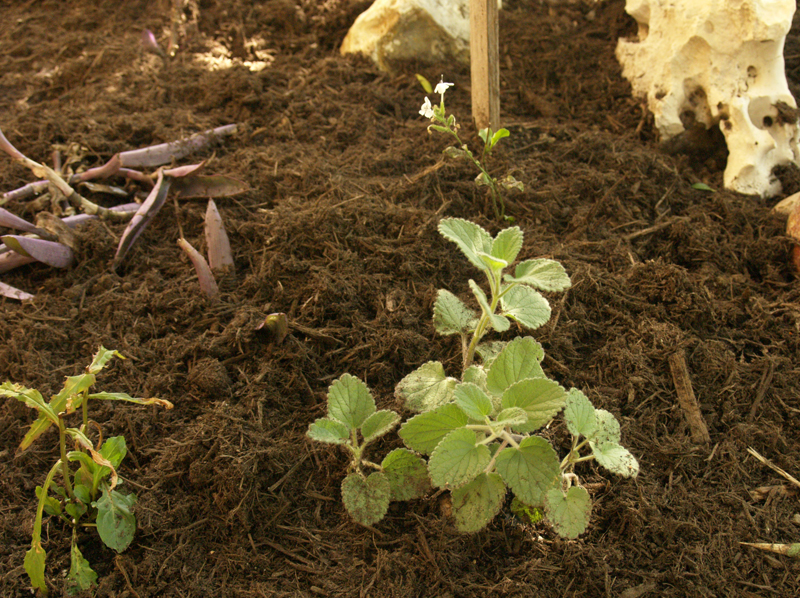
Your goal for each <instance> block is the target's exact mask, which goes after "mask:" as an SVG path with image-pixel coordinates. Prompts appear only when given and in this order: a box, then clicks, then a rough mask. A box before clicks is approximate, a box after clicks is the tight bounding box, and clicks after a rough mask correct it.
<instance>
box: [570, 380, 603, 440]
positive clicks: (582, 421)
mask: <svg viewBox="0 0 800 598" xmlns="http://www.w3.org/2000/svg"><path fill="white" fill-rule="evenodd" d="M564 420H565V421H566V423H567V429H568V430H569V433H570V434H572V435H573V436H584V437H586V438H591V437H592V435H593V434H594V433H595V431H596V430H597V417H595V414H594V407H593V406H592V404H591V403H590V402H589V399H587V398H586V395H584V394H583V393H582V392H581V391H580V390H578V389H577V388H573V389H570V391H569V393H568V394H567V405H566V407H564Z"/></svg>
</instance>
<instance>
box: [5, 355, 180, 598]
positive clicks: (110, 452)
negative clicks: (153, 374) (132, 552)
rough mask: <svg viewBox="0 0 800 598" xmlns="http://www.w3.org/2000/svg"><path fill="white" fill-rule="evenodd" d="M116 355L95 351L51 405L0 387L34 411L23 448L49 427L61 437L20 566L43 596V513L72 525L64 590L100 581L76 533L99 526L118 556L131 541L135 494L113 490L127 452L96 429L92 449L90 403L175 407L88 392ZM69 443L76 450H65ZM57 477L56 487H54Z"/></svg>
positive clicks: (120, 441)
mask: <svg viewBox="0 0 800 598" xmlns="http://www.w3.org/2000/svg"><path fill="white" fill-rule="evenodd" d="M113 357H119V358H121V359H124V358H123V357H122V355H121V354H120V353H118V352H117V351H110V350H108V349H105V348H103V347H100V350H99V351H98V352H97V354H95V356H94V359H93V360H92V363H91V364H90V365H89V366H88V367H87V368H86V373H85V374H82V375H80V376H70V377H68V378H67V380H66V382H65V383H64V387H63V388H62V390H61V392H59V393H58V394H57V395H54V396H53V397H52V398H51V399H50V401H49V402H46V401H45V400H44V398H43V397H42V395H41V393H39V391H37V390H35V389H31V388H26V387H24V386H21V385H19V384H12V383H10V382H5V383H3V384H2V385H0V396H2V397H7V398H11V399H17V400H19V401H21V402H23V403H25V404H26V405H27V406H28V407H30V408H32V409H35V410H36V411H37V412H38V414H39V416H38V418H37V419H36V420H35V421H34V422H33V425H32V426H31V428H30V430H28V432H27V434H25V437H24V438H23V440H22V443H21V444H20V449H21V450H25V449H27V448H28V447H29V446H30V445H31V444H33V442H34V441H36V440H37V439H38V438H39V437H40V436H41V435H42V434H43V433H44V432H45V431H46V430H48V429H49V428H50V427H55V429H56V431H57V433H58V449H59V454H60V458H59V459H58V461H56V462H55V464H54V465H53V466H52V467H51V468H50V471H49V473H48V474H47V477H46V478H45V481H44V484H43V485H42V486H37V487H36V497H37V499H38V506H37V509H36V518H35V520H34V525H33V534H32V539H31V549H30V550H29V551H28V552H27V553H26V554H25V560H24V563H23V564H24V567H25V571H26V573H27V574H28V577H29V578H30V580H31V586H32V587H33V588H34V589H35V590H39V591H40V592H41V593H42V595H46V594H47V592H48V588H47V584H46V583H45V575H44V574H45V559H46V557H47V553H46V552H45V550H44V548H43V547H42V520H43V517H44V515H45V514H47V515H50V516H52V517H55V518H56V519H59V520H61V521H62V522H63V523H65V524H67V525H69V526H71V527H72V548H71V551H70V556H71V561H72V563H71V566H70V570H69V573H68V575H67V592H68V593H74V592H75V591H83V590H88V589H89V588H91V587H92V586H93V585H95V583H96V581H97V574H96V573H95V572H94V571H93V570H92V568H91V566H90V565H89V563H88V562H87V561H86V559H84V558H83V555H82V554H81V551H80V550H79V549H78V544H77V534H78V529H79V528H81V527H90V526H94V527H96V528H97V533H98V535H99V536H100V539H101V540H102V541H103V543H104V544H105V545H106V546H108V547H110V548H113V549H114V550H116V551H117V552H122V551H123V550H125V549H126V548H127V547H128V545H129V544H130V543H131V541H132V540H133V535H134V531H135V529H136V519H135V517H134V514H133V510H132V508H133V505H134V503H135V502H136V496H135V495H133V494H121V493H120V492H118V491H117V490H116V487H117V485H118V484H119V475H118V474H117V469H118V468H119V466H120V463H121V462H122V460H123V459H124V458H125V455H126V454H127V448H126V446H125V438H123V437H122V436H114V437H111V438H107V439H106V440H105V442H103V438H102V432H100V433H99V438H98V440H97V443H96V445H95V444H93V443H92V441H91V440H90V439H89V437H88V436H87V434H89V429H90V428H97V429H98V430H99V425H97V424H95V423H94V422H92V421H91V420H90V419H89V402H90V401H94V400H110V401H127V402H130V403H136V404H139V405H152V404H155V405H161V406H163V407H166V408H167V409H171V408H172V403H170V402H169V401H165V400H162V399H137V398H134V397H131V396H129V395H127V394H125V393H107V392H98V393H91V392H90V390H91V388H92V387H93V386H94V384H95V382H96V376H97V374H98V373H100V371H102V369H103V368H104V367H105V366H106V364H107V363H108V361H109V360H111V359H112V358H113ZM76 412H80V414H81V424H80V426H79V427H78V428H68V427H67V426H66V424H65V423H64V420H65V418H66V417H68V416H70V415H72V414H74V413H76ZM68 441H69V443H70V445H72V446H73V447H74V449H73V450H68V446H67V443H68ZM59 474H60V481H61V485H60V486H59V485H57V484H54V481H55V479H56V477H57V476H59ZM51 492H52V494H51Z"/></svg>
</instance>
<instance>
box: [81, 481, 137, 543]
mask: <svg viewBox="0 0 800 598" xmlns="http://www.w3.org/2000/svg"><path fill="white" fill-rule="evenodd" d="M135 503H136V495H134V494H120V493H119V492H117V491H116V490H110V491H109V489H108V488H104V489H103V495H102V496H101V497H100V499H99V500H97V501H95V502H94V503H92V506H93V507H95V508H96V509H97V533H98V534H99V535H100V539H101V540H102V541H103V544H105V545H106V546H108V547H109V548H112V549H114V550H116V551H117V552H122V551H123V550H125V549H126V548H127V547H128V546H129V545H130V543H131V542H132V541H133V534H134V533H135V531H136V517H135V516H134V514H133V505H134V504H135Z"/></svg>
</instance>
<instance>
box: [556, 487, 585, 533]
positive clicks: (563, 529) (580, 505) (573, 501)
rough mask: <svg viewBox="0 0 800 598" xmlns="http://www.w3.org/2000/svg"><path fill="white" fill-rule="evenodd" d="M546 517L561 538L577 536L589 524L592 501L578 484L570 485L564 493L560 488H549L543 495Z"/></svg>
mask: <svg viewBox="0 0 800 598" xmlns="http://www.w3.org/2000/svg"><path fill="white" fill-rule="evenodd" d="M544 506H545V510H546V512H547V518H548V519H549V520H550V523H552V524H553V527H554V528H555V530H556V532H557V533H558V535H559V536H561V537H562V538H577V537H578V536H579V535H581V534H582V533H583V532H584V531H586V528H587V527H588V525H589V517H590V516H591V513H592V501H591V499H590V498H589V493H588V492H587V491H586V490H585V489H584V488H581V487H580V486H572V487H571V488H570V489H569V490H568V491H567V493H566V494H564V493H563V492H562V491H561V489H560V488H553V489H552V490H549V491H548V492H547V494H546V496H545V503H544Z"/></svg>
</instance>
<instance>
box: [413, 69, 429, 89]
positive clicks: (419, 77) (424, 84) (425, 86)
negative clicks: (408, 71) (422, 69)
mask: <svg viewBox="0 0 800 598" xmlns="http://www.w3.org/2000/svg"><path fill="white" fill-rule="evenodd" d="M414 76H415V77H416V78H417V81H419V84H420V85H422V89H424V90H425V93H433V86H432V85H431V82H430V81H428V80H427V79H426V78H425V77H423V76H422V75H420V74H419V73H414Z"/></svg>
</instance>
